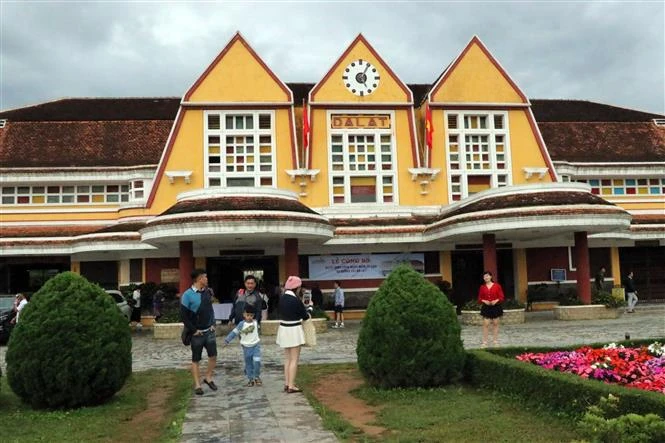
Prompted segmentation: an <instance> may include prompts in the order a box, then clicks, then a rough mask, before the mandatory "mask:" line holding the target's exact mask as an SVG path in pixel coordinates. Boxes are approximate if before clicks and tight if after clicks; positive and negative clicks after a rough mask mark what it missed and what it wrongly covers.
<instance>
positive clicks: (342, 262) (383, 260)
mask: <svg viewBox="0 0 665 443" xmlns="http://www.w3.org/2000/svg"><path fill="white" fill-rule="evenodd" d="M402 263H406V264H409V265H411V266H412V267H413V268H414V269H415V270H416V271H418V272H423V273H424V272H425V254H423V253H405V254H357V255H313V256H310V257H309V278H310V279H312V280H354V279H355V280H357V279H363V278H385V277H386V276H387V275H388V274H390V272H391V271H392V270H393V269H394V268H395V266H397V265H399V264H402Z"/></svg>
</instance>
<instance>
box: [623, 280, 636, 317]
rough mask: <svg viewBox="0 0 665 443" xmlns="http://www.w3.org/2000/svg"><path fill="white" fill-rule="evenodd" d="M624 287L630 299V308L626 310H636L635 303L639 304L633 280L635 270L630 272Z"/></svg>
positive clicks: (630, 311) (631, 311)
mask: <svg viewBox="0 0 665 443" xmlns="http://www.w3.org/2000/svg"><path fill="white" fill-rule="evenodd" d="M623 287H624V288H625V290H626V297H627V299H628V310H627V311H626V312H629V313H631V314H632V313H633V312H635V305H636V304H637V291H636V290H635V282H634V281H633V271H630V272H629V273H628V276H626V280H625V281H624V282H623Z"/></svg>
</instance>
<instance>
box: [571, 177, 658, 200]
mask: <svg viewBox="0 0 665 443" xmlns="http://www.w3.org/2000/svg"><path fill="white" fill-rule="evenodd" d="M577 181H578V182H580V183H587V184H588V185H589V186H591V193H592V194H596V195H602V196H608V197H617V196H624V195H627V196H635V195H638V196H644V195H665V178H604V179H589V180H577Z"/></svg>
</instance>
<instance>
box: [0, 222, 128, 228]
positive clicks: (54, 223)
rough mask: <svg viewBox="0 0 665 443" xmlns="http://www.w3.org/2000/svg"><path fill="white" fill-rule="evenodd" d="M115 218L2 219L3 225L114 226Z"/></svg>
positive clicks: (1, 225) (0, 225) (0, 223)
mask: <svg viewBox="0 0 665 443" xmlns="http://www.w3.org/2000/svg"><path fill="white" fill-rule="evenodd" d="M115 224H116V223H115V220H72V221H66V220H58V221H2V222H0V228H1V227H3V226H113V225H115Z"/></svg>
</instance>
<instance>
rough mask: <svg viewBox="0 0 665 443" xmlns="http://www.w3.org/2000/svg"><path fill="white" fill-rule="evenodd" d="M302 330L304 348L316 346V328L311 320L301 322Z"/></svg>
mask: <svg viewBox="0 0 665 443" xmlns="http://www.w3.org/2000/svg"><path fill="white" fill-rule="evenodd" d="M302 330H303V332H304V333H305V346H308V347H312V346H316V328H315V327H314V322H312V320H305V321H304V322H302Z"/></svg>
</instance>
